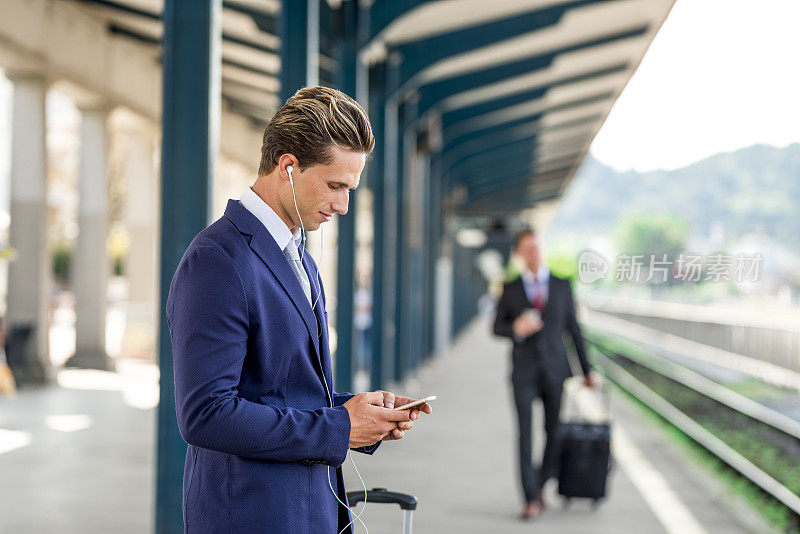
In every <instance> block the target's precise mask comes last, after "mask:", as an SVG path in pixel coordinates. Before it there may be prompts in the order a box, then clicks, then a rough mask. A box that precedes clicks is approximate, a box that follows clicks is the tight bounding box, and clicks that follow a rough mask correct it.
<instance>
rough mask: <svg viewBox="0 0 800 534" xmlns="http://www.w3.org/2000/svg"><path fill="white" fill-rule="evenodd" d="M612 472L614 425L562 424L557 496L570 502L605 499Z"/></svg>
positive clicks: (595, 503) (596, 501) (594, 502)
mask: <svg viewBox="0 0 800 534" xmlns="http://www.w3.org/2000/svg"><path fill="white" fill-rule="evenodd" d="M610 468H611V425H610V424H608V423H603V424H596V423H581V422H568V423H561V469H560V472H559V477H558V493H559V494H560V495H563V496H564V497H566V498H567V499H571V498H573V497H581V498H588V499H593V504H594V505H597V504H598V503H599V502H600V500H601V499H603V498H604V497H605V496H606V479H607V478H608V472H609V470H610Z"/></svg>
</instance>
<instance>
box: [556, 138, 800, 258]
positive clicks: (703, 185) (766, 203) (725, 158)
mask: <svg viewBox="0 0 800 534" xmlns="http://www.w3.org/2000/svg"><path fill="white" fill-rule="evenodd" d="M654 211H668V212H671V213H673V214H675V215H677V216H679V217H681V218H683V219H684V220H686V222H687V223H689V225H690V227H691V233H692V237H693V238H700V239H703V238H706V237H707V236H708V235H709V229H710V227H711V225H712V223H714V222H715V221H719V222H721V223H722V225H723V226H724V233H725V238H726V239H727V240H731V239H736V238H737V237H739V236H742V235H744V234H748V233H752V232H763V233H765V234H766V235H768V236H770V237H771V238H772V239H774V240H775V241H777V242H779V243H782V244H783V245H784V246H786V247H787V248H788V249H790V250H792V251H794V252H798V253H800V144H797V143H795V144H792V145H789V146H787V147H785V148H776V147H773V146H768V145H754V146H751V147H748V148H743V149H740V150H737V151H735V152H727V153H721V154H716V155H714V156H711V157H708V158H706V159H703V160H701V161H698V162H697V163H693V164H692V165H688V166H686V167H682V168H680V169H676V170H672V171H650V172H644V173H639V172H635V171H628V172H617V171H615V170H614V169H612V168H611V167H608V166H607V165H604V164H603V163H601V162H599V161H598V160H596V159H594V158H592V157H591V156H589V157H587V159H586V161H585V162H584V164H583V165H582V166H581V168H580V170H579V171H578V173H577V174H576V176H575V178H574V179H573V181H572V183H571V184H570V187H569V189H568V191H567V193H566V195H565V196H564V199H563V200H562V202H561V205H560V207H559V210H558V213H557V215H556V218H555V219H554V221H553V224H552V226H551V228H550V230H549V232H548V235H549V237H551V238H556V239H558V238H559V237H565V236H586V235H588V234H590V233H592V234H596V233H598V232H604V231H607V230H609V229H610V228H611V227H613V226H614V225H615V224H616V222H617V221H619V220H620V219H621V218H622V217H624V216H625V215H626V214H627V213H630V212H638V213H641V212H654Z"/></svg>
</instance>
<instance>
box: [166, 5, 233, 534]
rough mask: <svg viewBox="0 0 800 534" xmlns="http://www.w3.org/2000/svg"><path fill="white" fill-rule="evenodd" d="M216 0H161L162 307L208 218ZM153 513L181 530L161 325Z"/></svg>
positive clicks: (180, 455) (178, 464)
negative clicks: (189, 246) (185, 258)
mask: <svg viewBox="0 0 800 534" xmlns="http://www.w3.org/2000/svg"><path fill="white" fill-rule="evenodd" d="M220 13H221V2H220V0H166V2H165V5H164V82H163V83H164V99H163V106H164V107H163V111H162V135H163V141H162V155H161V184H162V185H161V188H162V189H161V310H162V311H163V310H165V308H166V301H167V295H168V293H169V285H170V281H171V280H172V275H173V273H174V272H175V269H176V268H177V266H178V262H179V261H180V259H181V256H183V252H184V251H185V250H186V247H187V246H188V245H189V243H190V242H191V240H192V239H193V238H194V236H195V235H196V234H197V233H198V232H199V231H200V230H202V229H203V228H205V226H206V225H207V224H208V220H209V214H210V209H209V204H210V196H211V195H210V188H211V186H212V183H213V174H212V173H213V169H214V158H215V156H216V149H217V146H216V132H217V130H218V127H219V99H220V85H219V84H220V82H219V75H220V37H221V32H220V26H219V23H220ZM159 368H160V371H161V381H160V402H159V405H158V434H157V436H158V437H157V447H158V449H157V476H156V518H155V531H156V532H157V533H159V534H172V533H179V532H183V521H182V514H181V495H182V491H181V485H182V480H183V464H184V459H185V456H186V443H185V442H184V441H183V439H182V438H181V436H180V433H179V432H178V425H177V420H176V416H175V395H174V375H173V369H172V344H171V342H170V335H169V330H168V327H167V324H166V318H165V315H164V313H163V312H162V313H161V322H160V329H159Z"/></svg>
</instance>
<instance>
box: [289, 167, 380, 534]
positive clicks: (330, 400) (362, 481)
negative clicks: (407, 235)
mask: <svg viewBox="0 0 800 534" xmlns="http://www.w3.org/2000/svg"><path fill="white" fill-rule="evenodd" d="M293 170H294V167H293V166H292V165H289V166H287V167H286V172H288V173H289V185H291V186H292V199H293V200H294V210H295V211H296V212H297V218H298V219H300V232H301V239H302V241H303V254H305V251H306V236H307V234H306V229H305V226H303V218H302V217H301V216H300V210H299V209H298V208H297V196H296V195H295V193H294V180H293V179H292V171H293ZM324 253H325V227H322V243H321V247H320V254H319V261H320V263H319V265H317V280H319V292H318V293H317V298H316V299H315V300H314V303H313V304H312V305H311V309H312V310H313V309H314V307H315V306H316V305H317V301H318V300H319V296H320V295H321V294H322V277H321V276H320V274H319V266H320V265H322V258H323V254H324ZM300 263H303V257H302V256H300ZM321 326H322V325H320V327H321ZM322 383H323V384H324V385H325V393H327V394H328V400H329V402H330V405H331V407H333V396H332V395H331V392H330V389H329V388H328V380H327V379H326V378H325V373H322ZM347 455H348V457H349V458H350V463H352V464H353V469H355V471H356V475H358V479H359V480H360V481H361V485H362V486H363V487H364V507H363V508H361V512H359V513H358V515H356V516H355V518H354V519H353V520H352V521H350V522H349V523H348V524H347V525H345V527H344V528H342V530H341V531H339V534H342V532H344V531H345V530H347V528H348V527H349V526H350V525H352V524H353V523H355V522H356V521H358V522H359V523H361V525H362V526H363V527H364V530H366V531H367V534H369V529H368V528H367V525H366V523H364V521H362V519H361V515H362V514H363V513H364V510H366V508H367V485H366V484H365V483H364V479H363V478H361V473H359V472H358V467H356V463H355V461H353V456H352V455H351V454H350V451H348V452H347ZM325 467H326V469H327V472H328V487H329V488H330V489H331V493H333V496H334V497H335V498H336V500H337V501H338V502H339V504H341V505H342V506H344V507H345V508H346V509H348V510H349V509H350V508H349V507H348V506H347V504H345V503H343V502H342V500H341V499H339V496H338V495H337V494H336V491H335V490H334V489H333V484H332V483H331V468H330V466H325Z"/></svg>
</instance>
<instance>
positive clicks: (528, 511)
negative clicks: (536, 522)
mask: <svg viewBox="0 0 800 534" xmlns="http://www.w3.org/2000/svg"><path fill="white" fill-rule="evenodd" d="M541 513H542V502H541V501H529V502H528V504H526V505H525V508H524V509H523V510H522V513H521V514H520V519H522V520H524V521H527V520H529V519H536V518H537V517H539V514H541Z"/></svg>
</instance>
